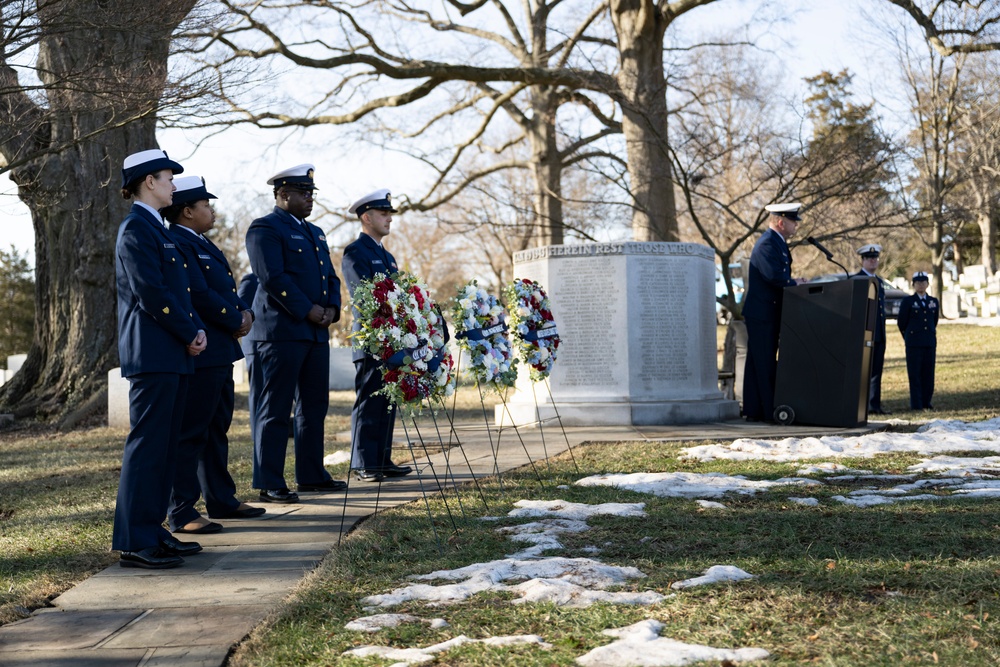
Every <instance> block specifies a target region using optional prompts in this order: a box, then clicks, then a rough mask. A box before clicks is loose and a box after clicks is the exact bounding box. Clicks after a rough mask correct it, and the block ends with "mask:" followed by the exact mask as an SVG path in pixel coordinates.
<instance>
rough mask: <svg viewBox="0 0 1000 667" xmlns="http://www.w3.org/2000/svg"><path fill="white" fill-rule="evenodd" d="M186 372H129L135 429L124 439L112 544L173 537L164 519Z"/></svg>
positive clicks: (122, 546)
mask: <svg viewBox="0 0 1000 667" xmlns="http://www.w3.org/2000/svg"><path fill="white" fill-rule="evenodd" d="M188 377H189V376H187V375H180V374H178V373H140V374H139V375H135V376H132V377H130V378H129V383H130V386H129V390H128V401H129V405H128V413H129V425H130V427H131V430H130V431H129V434H128V437H127V438H126V439H125V452H124V454H122V471H121V477H120V480H119V482H118V498H117V500H116V502H115V522H114V534H113V536H112V539H111V548H112V549H114V550H116V551H140V550H142V549H148V548H149V547H155V546H157V545H159V544H160V540H161V539H163V538H165V537H170V533H168V532H167V531H166V529H165V528H163V526H162V525H161V524H162V523H163V519H164V517H165V516H166V515H167V506H168V505H169V504H170V488H171V486H172V482H173V479H174V466H175V465H176V458H177V443H178V440H179V439H180V433H181V422H182V420H183V417H184V397H185V394H186V393H187V386H188Z"/></svg>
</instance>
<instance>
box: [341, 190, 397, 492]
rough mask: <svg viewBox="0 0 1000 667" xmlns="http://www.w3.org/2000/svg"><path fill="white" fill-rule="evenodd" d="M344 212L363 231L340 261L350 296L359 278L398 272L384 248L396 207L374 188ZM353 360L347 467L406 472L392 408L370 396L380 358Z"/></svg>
mask: <svg viewBox="0 0 1000 667" xmlns="http://www.w3.org/2000/svg"><path fill="white" fill-rule="evenodd" d="M348 210H349V212H350V213H356V214H357V215H358V217H359V218H360V219H361V233H360V234H358V239H357V240H356V241H354V242H353V243H351V244H350V245H349V246H347V248H345V249H344V260H343V262H342V263H341V269H342V271H343V273H344V280H346V281H347V291H348V294H351V295H353V294H354V290H355V289H357V287H358V285H359V284H360V283H361V281H362V280H370V279H371V278H373V277H374V276H375V274H376V273H384V274H385V275H387V276H388V275H391V274H393V273H395V272H396V271H398V267H397V266H396V258H395V257H393V256H392V254H391V253H390V252H389V251H388V250H386V249H385V247H383V246H382V240H383V239H384V238H385V237H386V236H388V235H389V227H390V225H391V223H392V214H393V213H396V209H394V208H393V207H392V196H391V195H390V193H389V191H388V190H376V191H375V192H372V193H371V194H367V195H365V196H364V197H362V198H361V199H359V200H358V201H356V202H354V203H353V204H352V205H351V208H350V209H348ZM353 312H354V324H353V330H354V331H359V330H360V329H361V322H360V320H359V318H358V311H357V309H355V310H354V311H353ZM353 358H354V368H355V370H356V375H355V378H354V389H355V391H356V392H357V398H356V399H355V401H354V409H353V410H352V411H351V451H352V459H351V466H352V467H353V468H355V475H356V476H357V478H358V479H360V480H361V481H366V482H379V481H382V479H383V478H384V477H402V476H403V475H407V474H409V473H410V472H412V468H410V466H398V465H396V464H395V463H393V462H392V458H391V455H392V430H393V426H394V424H395V421H396V406H395V405H392V404H390V402H389V400H388V399H387V398H386V397H385V396H382V395H378V396H376V395H374V394H375V392H377V391H378V390H380V389H381V388H382V360H381V359H376V358H375V357H373V356H371V355H369V354H366V353H365V351H364V350H358V349H355V350H354V355H353Z"/></svg>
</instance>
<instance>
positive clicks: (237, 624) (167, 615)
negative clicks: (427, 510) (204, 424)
mask: <svg viewBox="0 0 1000 667" xmlns="http://www.w3.org/2000/svg"><path fill="white" fill-rule="evenodd" d="M456 429H457V431H458V434H459V438H460V439H461V442H462V449H463V450H464V452H465V456H466V457H468V459H469V461H470V464H471V469H472V471H473V472H474V473H475V474H476V476H482V475H489V474H490V473H491V472H493V470H494V457H493V454H492V449H491V445H490V442H489V436H488V435H487V432H486V430H485V428H484V427H483V424H482V422H480V423H479V424H478V426H477V425H472V424H470V425H458V426H457V427H456ZM871 430H873V429H872V428H865V429H853V430H846V429H829V428H812V427H796V426H791V427H779V426H774V425H768V424H747V423H745V422H742V421H739V422H726V423H719V424H700V425H687V426H649V427H576V428H567V429H566V434H567V438H563V435H562V431H560V430H559V429H558V428H557V427H555V426H548V427H546V428H545V429H544V431H543V432H540V431H539V430H538V429H521V430H520V435H521V438H520V439H519V438H518V437H517V436H516V435H515V432H514V431H513V430H505V431H504V432H503V434H502V436H501V441H500V447H499V451H500V454H499V456H498V457H497V467H499V469H500V470H501V471H507V470H511V469H513V468H516V467H519V466H522V465H526V464H527V463H528V458H527V455H526V454H525V451H524V449H525V447H526V448H527V450H528V452H529V453H530V456H531V459H532V460H533V461H534V462H535V463H536V464H539V463H541V462H542V461H543V459H544V453H543V452H546V451H547V453H548V455H549V456H554V455H556V454H558V453H560V452H563V451H565V450H566V439H568V440H569V442H570V444H571V445H572V446H574V447H575V446H577V445H579V444H580V443H583V442H587V441H620V440H662V441H677V440H706V439H709V440H715V439H718V440H731V439H734V438H739V437H752V438H772V437H779V438H784V437H791V436H801V435H829V434H833V433H836V434H841V435H844V434H848V433H862V432H868V431H871ZM396 433H397V435H399V436H402V434H403V430H402V429H401V428H398V429H397V431H396ZM411 434H412V431H411ZM541 435H544V444H543V442H542V440H543V439H542V437H540V436H541ZM492 436H493V438H494V441H495V440H496V434H495V432H492ZM424 437H425V438H427V437H428V436H427V434H426V433H424ZM435 439H436V438H435ZM521 440H523V441H524V445H525V447H522V445H521ZM494 446H495V445H494ZM396 451H397V452H399V447H398V446H397V449H396ZM449 460H450V463H451V466H452V470H453V472H454V477H455V479H456V480H457V481H458V482H462V481H466V480H469V479H470V471H469V469H470V466H467V465H466V464H465V458H464V457H463V456H462V452H461V451H460V450H459V449H458V448H452V449H451V451H450V455H449ZM418 461H421V459H420V458H419V457H418ZM422 461H423V463H424V465H423V466H421V468H422V470H421V475H420V478H419V479H418V478H417V476H416V475H411V476H409V477H406V478H403V479H398V480H392V481H388V482H385V483H383V484H381V485H377V484H371V483H366V484H363V483H361V482H353V483H351V485H350V488H349V489H348V492H347V505H346V518H345V520H344V521H343V530H344V531H347V530H349V529H350V527H351V526H352V525H354V524H355V523H356V522H357V521H358V520H359V519H361V518H362V517H364V516H367V515H369V514H371V513H372V512H373V511H374V510H375V505H376V493H378V508H379V510H380V511H381V510H382V509H385V508H388V507H391V506H394V505H399V504H401V503H406V502H411V501H413V500H416V499H419V498H420V497H421V492H420V486H419V485H420V483H421V482H422V484H423V486H424V488H425V489H426V490H427V491H428V492H430V490H431V489H433V488H436V487H434V483H435V480H434V476H433V474H432V473H436V474H437V478H438V480H440V481H441V482H442V483H443V482H444V478H445V470H446V465H445V460H444V457H443V455H442V454H436V455H433V456H432V457H431V462H432V464H433V469H432V467H431V466H427V465H426V459H423V460H422ZM538 470H539V472H541V473H542V474H543V475H544V468H542V467H538ZM450 480H451V478H450V477H449V481H450ZM300 495H301V499H302V502H301V503H299V504H295V505H267V514H265V515H264V516H262V517H260V518H258V519H246V520H232V521H222V522H221V523H224V524H225V526H226V527H225V530H223V531H222V532H220V533H216V534H215V535H198V536H186V535H179V537H181V538H182V539H185V540H186V539H189V538H196V539H197V541H198V542H200V543H201V544H202V545H203V546H204V547H205V550H204V552H202V553H200V554H197V555H195V556H191V557H189V558H187V559H186V560H185V563H184V565H183V566H181V567H179V568H176V569H172V570H137V569H125V568H122V567H119V566H118V565H117V564H115V565H112V566H111V567H108V568H107V569H105V570H104V571H102V572H99V573H98V574H96V575H94V576H92V577H91V578H89V579H87V580H86V581H83V582H81V583H80V584H78V585H77V586H75V587H74V588H72V589H70V590H68V591H66V592H65V593H63V594H62V595H60V596H59V597H58V598H56V599H55V600H53V602H52V604H53V607H51V608H47V609H40V610H38V611H36V612H35V613H34V614H32V616H31V617H29V618H26V619H24V620H22V621H18V622H16V623H11V624H9V625H6V626H3V627H0V665H2V666H3V667H27V666H29V665H30V666H31V667H41V666H45V667H70V666H72V667H219V666H220V665H224V664H225V662H226V658H227V656H228V654H229V651H230V650H231V649H232V647H233V646H234V645H235V644H237V643H238V642H239V641H240V640H242V639H243V638H244V637H245V636H246V635H247V634H248V633H249V632H250V631H251V630H252V629H253V628H254V627H255V626H256V625H257V624H258V623H260V622H261V621H262V620H263V619H264V618H265V617H266V616H267V615H268V614H269V613H270V612H271V611H272V610H274V609H275V608H276V607H277V605H278V604H279V603H280V602H281V601H282V600H283V599H284V598H285V597H287V596H288V595H289V593H290V592H291V591H292V589H293V588H295V586H296V585H297V584H298V583H299V582H300V581H301V580H302V578H303V576H305V575H306V574H307V573H308V572H309V571H311V570H312V569H313V568H314V567H315V566H316V565H317V564H318V563H319V562H320V561H321V560H322V559H323V557H324V556H325V555H326V554H327V553H328V552H329V551H330V550H331V549H333V548H335V547H336V545H337V542H338V538H339V536H340V532H341V529H342V525H341V524H342V516H344V498H345V496H344V494H343V493H338V494H319V493H303V494H300ZM255 504H259V503H255Z"/></svg>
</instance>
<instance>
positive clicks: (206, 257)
mask: <svg viewBox="0 0 1000 667" xmlns="http://www.w3.org/2000/svg"><path fill="white" fill-rule="evenodd" d="M198 259H212V258H211V257H209V256H208V255H198Z"/></svg>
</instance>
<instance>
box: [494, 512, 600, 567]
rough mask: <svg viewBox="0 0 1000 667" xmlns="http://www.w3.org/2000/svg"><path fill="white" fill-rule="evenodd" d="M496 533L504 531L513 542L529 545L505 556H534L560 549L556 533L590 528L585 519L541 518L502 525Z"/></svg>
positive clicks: (575, 531)
mask: <svg viewBox="0 0 1000 667" xmlns="http://www.w3.org/2000/svg"><path fill="white" fill-rule="evenodd" d="M496 530H497V532H498V533H506V534H507V535H508V538H509V539H510V540H512V541H514V542H527V543H528V544H530V545H531V546H530V547H528V548H526V549H523V550H521V551H518V552H517V553H515V554H510V555H508V556H507V558H515V559H519V558H534V557H537V556H540V555H541V554H542V552H543V551H548V550H551V549H562V548H563V545H562V543H561V542H560V541H559V538H558V537H557V535H559V534H560V533H582V532H583V531H585V530H590V526H588V525H587V522H586V521H580V520H578V519H542V520H541V521H532V522H531V523H524V524H521V525H519V526H504V527H503V528H497V529H496Z"/></svg>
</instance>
